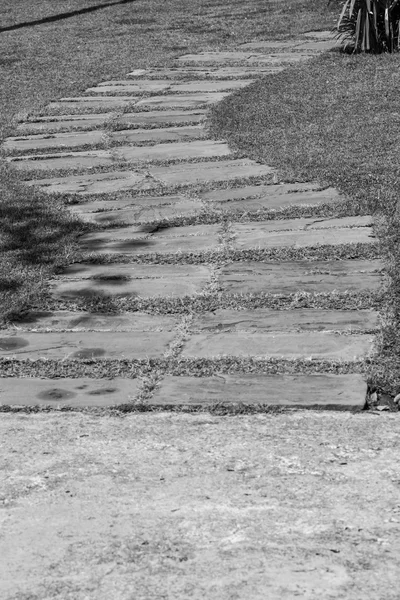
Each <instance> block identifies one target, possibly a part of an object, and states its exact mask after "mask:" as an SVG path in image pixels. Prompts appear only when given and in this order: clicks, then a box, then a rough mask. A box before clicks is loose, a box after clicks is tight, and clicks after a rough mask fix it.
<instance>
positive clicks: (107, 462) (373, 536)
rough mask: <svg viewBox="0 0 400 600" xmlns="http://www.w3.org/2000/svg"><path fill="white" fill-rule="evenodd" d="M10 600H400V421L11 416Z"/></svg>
mask: <svg viewBox="0 0 400 600" xmlns="http://www.w3.org/2000/svg"><path fill="white" fill-rule="evenodd" d="M0 429H1V438H0V439H1V465H2V468H1V474H2V483H1V488H0V489H1V492H0V494H1V495H0V507H1V511H0V515H1V517H0V518H1V535H0V556H1V557H2V559H1V561H0V581H1V583H0V597H1V598H2V600H50V599H56V600H67V599H68V600H92V599H93V600H106V599H107V600H111V599H112V600H128V599H129V600H131V599H132V600H133V599H135V600H142V599H143V600H148V599H152V600H155V599H157V600H159V599H174V600H177V599H186V598H196V599H197V598H198V599H200V598H206V599H207V600H214V599H215V600H217V599H218V600H227V599H229V600H231V599H246V600H253V599H263V600H264V599H266V598H268V599H269V600H274V599H285V598H287V599H291V598H304V599H307V600H314V599H318V600H327V599H331V598H335V599H336V598H345V599H346V600H353V599H357V600H358V599H364V598H373V599H374V600H379V599H385V600H390V599H398V598H399V591H398V590H399V583H400V569H399V552H400V536H399V534H400V465H399V445H400V424H399V420H398V416H397V415H395V414H371V413H370V414H349V413H330V414H327V413H323V412H321V413H317V412H297V413H292V414H290V413H289V414H279V415H253V416H239V417H238V416H236V417H234V418H233V417H220V416H212V415H209V414H192V415H190V414H168V413H160V414H131V415H128V416H126V417H114V416H109V417H104V416H96V415H92V414H82V413H62V414H61V413H58V414H57V413H51V414H43V413H42V414H36V415H33V414H29V415H25V414H3V415H1V420H0Z"/></svg>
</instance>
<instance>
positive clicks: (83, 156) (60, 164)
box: [7, 150, 115, 171]
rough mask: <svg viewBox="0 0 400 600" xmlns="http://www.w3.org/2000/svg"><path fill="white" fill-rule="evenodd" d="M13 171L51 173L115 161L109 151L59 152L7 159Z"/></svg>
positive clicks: (106, 164) (87, 167) (104, 164)
mask: <svg viewBox="0 0 400 600" xmlns="http://www.w3.org/2000/svg"><path fill="white" fill-rule="evenodd" d="M7 160H8V162H10V163H11V164H12V166H13V167H14V168H15V169H18V170H23V171H38V170H39V171H53V170H66V171H67V170H70V169H91V168H93V167H103V166H109V165H112V164H113V163H114V162H115V159H114V157H113V155H112V153H111V152H110V151H109V150H86V151H84V152H69V153H65V152H62V153H61V152H60V153H59V154H35V155H26V156H19V157H18V158H8V159H7Z"/></svg>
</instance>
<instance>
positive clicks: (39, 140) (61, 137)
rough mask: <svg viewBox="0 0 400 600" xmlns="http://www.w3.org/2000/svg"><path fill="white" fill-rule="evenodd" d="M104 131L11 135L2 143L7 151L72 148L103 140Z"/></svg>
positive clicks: (99, 142) (98, 142)
mask: <svg viewBox="0 0 400 600" xmlns="http://www.w3.org/2000/svg"><path fill="white" fill-rule="evenodd" d="M104 139H105V133H104V131H100V130H98V131H87V132H85V133H59V134H57V135H35V136H24V137H11V138H7V140H6V141H5V142H4V144H3V148H4V149H5V150H7V151H11V150H35V149H41V148H73V147H76V146H86V145H91V144H101V143H103V142H104Z"/></svg>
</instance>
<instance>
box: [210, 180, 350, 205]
mask: <svg viewBox="0 0 400 600" xmlns="http://www.w3.org/2000/svg"><path fill="white" fill-rule="evenodd" d="M199 196H200V198H201V199H202V200H206V201H207V202H212V203H213V205H215V206H217V207H218V208H221V209H222V210H235V211H243V212H246V211H256V210H268V209H277V208H284V207H288V206H299V205H315V204H326V203H331V202H334V201H337V200H339V199H340V198H341V196H340V195H339V193H338V191H337V190H335V189H334V188H327V189H325V190H323V191H320V190H319V186H318V184H312V183H305V184H301V183H300V184H282V185H252V186H244V187H241V188H233V189H230V190H212V191H211V192H202V193H200V194H199Z"/></svg>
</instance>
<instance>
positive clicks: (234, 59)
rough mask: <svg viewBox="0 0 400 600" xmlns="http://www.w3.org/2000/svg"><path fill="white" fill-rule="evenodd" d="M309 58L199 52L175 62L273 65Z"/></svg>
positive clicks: (296, 55) (272, 54) (299, 55)
mask: <svg viewBox="0 0 400 600" xmlns="http://www.w3.org/2000/svg"><path fill="white" fill-rule="evenodd" d="M308 58H310V56H307V54H305V53H300V52H298V53H294V52H280V53H279V54H274V53H268V54H258V53H256V52H255V51H253V52H229V51H222V52H216V51H212V52H199V53H198V54H185V55H183V56H180V57H179V58H178V59H177V61H178V62H183V63H186V62H187V63H218V64H227V63H240V62H246V63H250V64H253V63H263V64H268V65H273V64H276V63H280V62H300V61H301V60H307V59H308Z"/></svg>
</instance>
